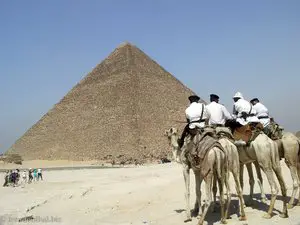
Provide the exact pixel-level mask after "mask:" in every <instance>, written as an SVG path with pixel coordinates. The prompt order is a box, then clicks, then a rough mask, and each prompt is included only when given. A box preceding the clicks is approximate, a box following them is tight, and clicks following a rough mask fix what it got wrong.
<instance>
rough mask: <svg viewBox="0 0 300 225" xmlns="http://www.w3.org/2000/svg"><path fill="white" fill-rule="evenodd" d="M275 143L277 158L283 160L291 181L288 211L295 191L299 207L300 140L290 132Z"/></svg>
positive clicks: (292, 204) (291, 206)
mask: <svg viewBox="0 0 300 225" xmlns="http://www.w3.org/2000/svg"><path fill="white" fill-rule="evenodd" d="M275 142H276V144H277V146H278V151H279V156H280V158H284V159H285V163H286V165H287V166H288V168H289V170H290V173H291V176H292V180H293V191H292V196H291V199H290V201H289V203H288V205H287V207H288V209H291V208H293V207H294V201H295V196H296V193H297V191H299V193H298V203H297V205H298V206H300V140H299V139H298V138H297V137H296V136H295V135H294V134H293V133H291V132H283V136H282V138H281V139H279V140H275ZM259 180H260V179H259ZM260 182H262V180H261V181H260ZM260 189H261V192H262V193H263V192H264V190H263V187H262V185H260Z"/></svg>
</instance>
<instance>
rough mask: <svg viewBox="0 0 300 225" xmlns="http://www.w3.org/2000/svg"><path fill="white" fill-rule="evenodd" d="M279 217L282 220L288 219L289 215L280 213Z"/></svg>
mask: <svg viewBox="0 0 300 225" xmlns="http://www.w3.org/2000/svg"><path fill="white" fill-rule="evenodd" d="M279 216H280V217H281V218H288V217H289V216H288V215H287V213H280V214H279Z"/></svg>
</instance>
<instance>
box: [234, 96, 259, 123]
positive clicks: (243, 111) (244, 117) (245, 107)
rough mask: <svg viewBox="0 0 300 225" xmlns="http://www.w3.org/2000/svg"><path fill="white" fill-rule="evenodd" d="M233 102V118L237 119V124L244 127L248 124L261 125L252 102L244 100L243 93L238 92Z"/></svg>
mask: <svg viewBox="0 0 300 225" xmlns="http://www.w3.org/2000/svg"><path fill="white" fill-rule="evenodd" d="M233 101H234V104H233V117H234V118H235V119H236V122H238V123H239V124H241V125H242V126H244V125H246V124H248V123H259V119H258V118H257V116H256V111H255V109H254V108H253V107H252V105H251V104H250V102H248V101H246V100H245V99H244V97H243V95H242V93H240V92H237V93H236V94H235V95H234V96H233Z"/></svg>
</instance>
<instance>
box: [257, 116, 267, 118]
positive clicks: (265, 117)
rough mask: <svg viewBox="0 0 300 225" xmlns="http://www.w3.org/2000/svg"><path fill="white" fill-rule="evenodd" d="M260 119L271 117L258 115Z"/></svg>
mask: <svg viewBox="0 0 300 225" xmlns="http://www.w3.org/2000/svg"><path fill="white" fill-rule="evenodd" d="M257 118H258V119H269V116H258V117H257Z"/></svg>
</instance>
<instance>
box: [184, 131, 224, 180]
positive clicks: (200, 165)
mask: <svg viewBox="0 0 300 225" xmlns="http://www.w3.org/2000/svg"><path fill="white" fill-rule="evenodd" d="M213 147H218V148H220V149H221V150H223V148H222V146H221V144H220V143H219V142H218V138H217V136H216V134H215V132H214V130H204V131H203V133H202V134H197V135H195V136H194V137H191V139H190V140H189V141H188V143H187V152H186V156H187V159H188V161H189V162H190V164H191V166H192V168H194V169H197V170H200V173H201V175H202V176H203V177H205V176H206V175H207V174H208V173H209V172H210V171H209V165H208V164H207V163H205V161H206V160H205V159H206V156H207V153H208V152H209V151H210V150H211V149H212V148H213ZM223 151H224V150H223Z"/></svg>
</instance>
